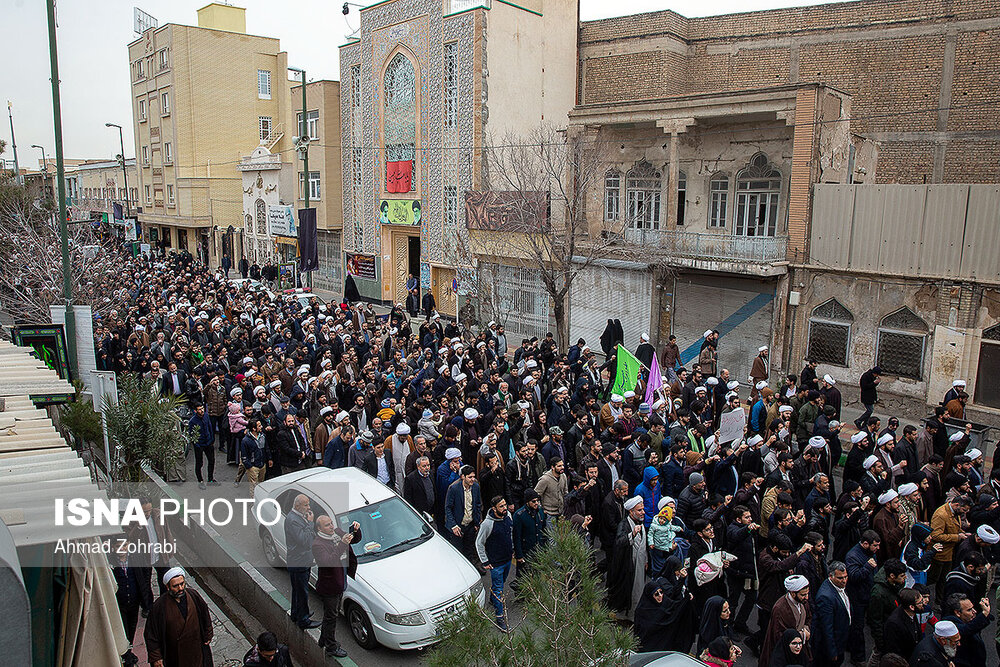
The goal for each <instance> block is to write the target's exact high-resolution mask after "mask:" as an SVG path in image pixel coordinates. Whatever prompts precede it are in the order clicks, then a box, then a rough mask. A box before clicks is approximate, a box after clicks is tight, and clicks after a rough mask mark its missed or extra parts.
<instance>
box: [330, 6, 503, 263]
mask: <svg viewBox="0 0 1000 667" xmlns="http://www.w3.org/2000/svg"><path fill="white" fill-rule="evenodd" d="M443 4H444V3H442V2H441V0H397V1H396V2H390V3H385V4H383V5H378V6H374V7H371V8H369V9H366V10H365V11H363V12H361V30H360V41H359V42H356V43H352V44H348V45H346V46H344V47H341V50H340V63H341V65H340V67H341V80H342V81H350V71H351V67H352V66H353V65H357V64H359V63H360V64H361V79H362V83H361V104H362V110H361V114H360V118H359V119H357V120H355V118H356V117H355V116H354V115H352V109H351V107H350V96H342V98H341V104H342V113H341V118H342V119H345V120H344V121H343V127H342V130H341V135H342V140H343V144H344V146H345V147H346V146H349V145H355V144H357V143H360V144H361V146H362V147H363V151H362V154H363V158H362V162H363V171H364V178H363V185H362V192H361V193H360V200H361V201H360V202H357V201H356V199H357V198H358V194H357V193H355V192H354V191H353V188H350V187H348V184H349V183H351V182H352V178H351V156H350V151H348V150H344V151H342V155H343V162H342V164H343V169H344V180H343V182H344V184H345V187H344V220H345V225H344V250H345V251H347V252H364V253H381V248H380V229H379V225H378V223H377V221H376V215H375V211H376V207H377V204H378V200H379V198H380V195H381V192H382V178H383V173H382V169H381V163H382V159H381V158H382V154H383V151H382V146H381V144H380V138H379V125H380V113H381V109H382V108H383V100H382V93H383V91H382V81H381V80H380V79H381V74H382V70H383V67H384V65H385V62H386V59H387V58H388V57H389V55H390V54H391V53H392V51H393V50H394V49H395V48H396V47H397V46H402V47H403V48H405V49H407V50H408V51H409V52H410V53H411V54H412V55H413V57H414V59H415V61H416V66H417V70H418V77H419V81H418V90H419V103H420V108H419V109H418V114H417V116H418V118H417V123H418V126H419V128H420V132H419V139H418V147H417V165H416V174H415V178H416V187H415V189H416V190H417V191H418V192H419V194H420V197H421V200H422V204H423V216H422V224H421V261H424V262H432V263H441V264H450V265H453V266H454V265H455V264H457V263H459V260H458V258H457V257H456V256H455V249H456V247H457V243H456V236H455V235H456V234H465V233H466V231H465V225H464V224H463V223H462V221H463V219H464V213H463V214H460V215H459V219H458V222H457V224H456V225H455V226H454V227H453V228H450V229H445V228H444V186H445V185H446V183H445V179H446V178H447V179H448V180H449V181H450V183H448V184H449V185H456V186H457V188H458V191H459V193H460V194H459V200H460V201H464V192H465V191H466V190H470V189H472V175H473V164H472V161H473V156H474V155H475V152H474V150H473V148H474V146H475V145H476V143H477V142H478V141H481V139H480V138H477V137H476V136H475V122H474V118H475V115H474V114H475V110H476V107H477V105H478V104H479V103H480V101H479V100H474V99H473V90H474V85H473V77H474V76H476V72H475V66H474V63H475V61H476V58H475V57H474V56H475V54H474V52H473V49H474V48H477V47H476V40H475V35H474V31H475V25H476V22H475V15H476V14H477V13H482V14H485V13H486V11H485V10H473V11H469V12H464V13H462V14H458V15H455V16H451V17H447V18H444V17H443V16H442V9H443ZM483 25H485V20H483ZM451 41H455V42H457V44H458V63H459V95H458V106H459V126H458V132H457V133H455V132H454V130H452V132H451V133H450V135H451V136H448V137H446V135H445V128H444V43H445V42H451ZM478 48H481V49H482V50H483V51H485V40H484V39H480V41H479V47H478ZM479 57H480V58H482V59H483V60H485V54H484V53H481V54H479ZM358 124H360V127H356V125H358ZM446 174H447V176H446ZM456 179H457V183H456V182H455V181H456ZM357 203H360V206H356V204H357ZM356 210H360V217H357V216H355V215H354V211H356ZM348 221H350V222H353V223H355V224H347V222H348Z"/></svg>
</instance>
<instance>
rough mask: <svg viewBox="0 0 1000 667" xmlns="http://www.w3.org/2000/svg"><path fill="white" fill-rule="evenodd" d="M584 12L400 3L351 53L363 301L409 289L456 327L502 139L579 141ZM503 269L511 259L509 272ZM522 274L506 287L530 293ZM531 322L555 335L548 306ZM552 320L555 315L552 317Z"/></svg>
mask: <svg viewBox="0 0 1000 667" xmlns="http://www.w3.org/2000/svg"><path fill="white" fill-rule="evenodd" d="M577 9H578V8H577V2H576V0H523V1H521V2H519V3H516V4H515V3H513V2H507V1H505V0H492V1H491V0H475V1H469V0H445V1H444V2H441V0H387V1H385V2H381V3H378V4H375V5H372V6H369V7H366V8H363V9H361V10H360V16H361V27H360V32H359V37H358V38H357V39H356V40H352V41H350V42H348V43H347V44H344V45H343V46H341V47H340V67H341V82H342V83H343V85H344V86H345V87H347V88H348V91H349V94H348V93H347V92H345V94H344V95H342V98H341V104H342V107H341V118H342V140H341V144H342V145H343V146H344V151H343V155H342V159H343V182H344V203H343V219H344V221H345V224H344V233H343V249H344V252H345V262H346V267H347V270H348V272H350V273H352V274H353V275H354V277H355V279H356V282H357V285H358V288H359V290H360V292H361V294H362V295H364V296H365V297H368V298H370V299H374V300H378V301H384V302H403V301H404V300H405V299H406V295H407V292H406V282H407V278H408V276H410V275H412V276H413V277H415V278H418V283H419V286H420V290H421V292H422V293H423V292H425V291H427V290H430V291H431V292H432V293H433V294H434V297H435V300H436V302H437V308H438V310H439V311H440V312H442V313H444V314H447V315H451V316H455V315H457V313H458V311H459V309H460V308H462V307H463V306H464V304H465V303H466V301H467V300H468V299H469V296H470V291H471V288H472V286H473V284H474V282H475V279H474V268H475V266H474V264H475V259H474V258H470V257H468V256H467V255H466V254H463V253H462V252H461V251H460V247H461V246H462V244H463V242H464V241H465V240H466V237H467V231H466V229H465V224H463V223H462V217H463V215H462V213H461V211H463V210H464V196H465V193H466V192H469V191H476V190H479V189H481V188H482V184H483V176H484V156H483V151H482V146H483V145H484V142H485V141H486V140H487V138H488V137H489V136H493V137H501V136H503V134H504V132H505V131H507V130H519V131H523V130H526V129H530V128H533V127H538V126H540V125H542V124H545V123H547V124H551V125H553V126H555V127H557V128H565V126H566V123H567V114H568V112H569V110H570V109H571V108H572V107H573V104H574V101H575V96H576V70H577V68H576V62H575V58H573V57H572V54H573V53H574V52H575V48H576V35H577V28H578V13H577ZM495 261H499V260H495ZM520 278H521V276H520V275H519V272H517V271H515V270H514V269H513V267H511V270H510V271H509V272H508V275H505V276H504V281H505V286H506V288H510V289H513V285H514V283H515V282H516V281H518V280H520ZM528 278H529V280H528V285H529V290H535V291H532V292H531V294H532V295H533V296H532V303H533V304H536V305H537V306H538V308H532V309H531V310H532V312H531V313H529V314H527V315H525V317H522V318H519V323H521V324H525V326H526V327H527V326H530V327H533V328H535V329H537V328H538V327H544V326H546V325H547V319H548V318H547V312H545V311H546V310H547V304H545V299H544V297H540V296H537V295H538V293H539V292H540V291H541V290H540V289H537V290H536V288H539V287H540V285H539V284H537V282H531V280H530V278H531V276H529V277H528ZM539 311H541V312H539Z"/></svg>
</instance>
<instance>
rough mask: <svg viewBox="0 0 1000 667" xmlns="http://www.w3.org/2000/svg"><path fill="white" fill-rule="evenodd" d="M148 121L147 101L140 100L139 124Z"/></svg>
mask: <svg viewBox="0 0 1000 667" xmlns="http://www.w3.org/2000/svg"><path fill="white" fill-rule="evenodd" d="M145 120H146V100H139V122H140V123H141V122H143V121H145Z"/></svg>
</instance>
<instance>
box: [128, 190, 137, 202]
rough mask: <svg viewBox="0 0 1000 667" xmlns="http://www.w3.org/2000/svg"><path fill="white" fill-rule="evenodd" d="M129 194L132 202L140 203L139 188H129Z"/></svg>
mask: <svg viewBox="0 0 1000 667" xmlns="http://www.w3.org/2000/svg"><path fill="white" fill-rule="evenodd" d="M129 192H130V200H131V201H139V189H138V188H129Z"/></svg>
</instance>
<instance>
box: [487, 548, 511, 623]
mask: <svg viewBox="0 0 1000 667" xmlns="http://www.w3.org/2000/svg"><path fill="white" fill-rule="evenodd" d="M510 563H511V562H510V561H507V562H506V563H504V564H503V565H494V566H493V569H491V570H490V602H491V603H493V608H494V609H495V610H496V612H497V622H501V621H504V620H505V619H504V610H503V585H504V582H506V581H507V575H508V574H510Z"/></svg>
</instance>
